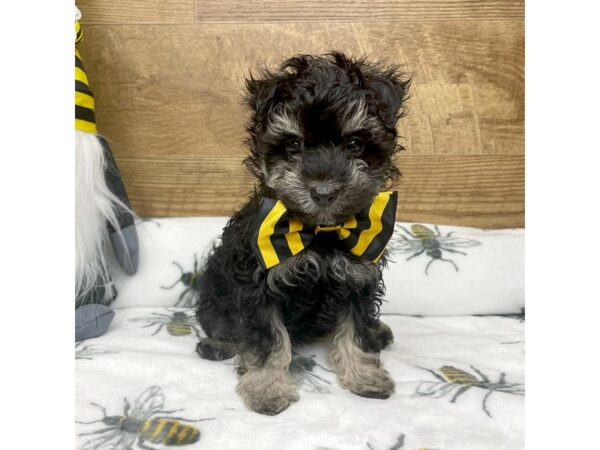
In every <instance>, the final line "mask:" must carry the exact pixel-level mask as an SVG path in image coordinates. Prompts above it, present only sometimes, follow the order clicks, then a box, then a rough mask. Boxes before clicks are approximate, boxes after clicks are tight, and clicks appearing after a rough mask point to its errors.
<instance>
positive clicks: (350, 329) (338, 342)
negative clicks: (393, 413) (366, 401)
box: [329, 317, 394, 398]
mask: <svg viewBox="0 0 600 450" xmlns="http://www.w3.org/2000/svg"><path fill="white" fill-rule="evenodd" d="M354 336H355V332H354V322H353V321H352V319H351V317H348V318H346V319H345V320H344V321H343V322H342V323H341V324H340V326H339V327H338V329H337V334H336V336H335V337H334V339H333V349H332V351H331V353H330V355H329V357H330V359H331V362H332V364H333V366H334V368H335V371H336V373H337V375H338V379H339V381H340V384H341V385H342V386H344V387H346V388H348V389H349V390H350V391H351V392H353V393H355V394H358V395H361V396H363V397H372V398H388V397H389V396H390V395H391V394H392V393H393V392H394V380H392V378H391V377H390V375H389V373H388V372H387V370H385V369H384V368H383V365H382V363H381V361H380V359H379V355H377V354H375V353H367V352H364V351H363V350H361V349H360V347H359V346H358V345H357V344H356V341H355V340H354Z"/></svg>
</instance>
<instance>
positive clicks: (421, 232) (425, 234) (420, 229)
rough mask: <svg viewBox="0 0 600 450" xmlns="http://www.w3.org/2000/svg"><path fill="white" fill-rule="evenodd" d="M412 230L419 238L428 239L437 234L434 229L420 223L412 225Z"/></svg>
mask: <svg viewBox="0 0 600 450" xmlns="http://www.w3.org/2000/svg"><path fill="white" fill-rule="evenodd" d="M410 231H411V233H412V235H413V236H414V237H416V238H419V239H428V238H431V237H434V236H435V233H434V232H433V230H430V229H429V228H427V227H426V226H425V225H421V224H419V223H415V224H414V225H411V227H410Z"/></svg>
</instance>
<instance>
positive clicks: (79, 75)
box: [75, 20, 96, 133]
mask: <svg viewBox="0 0 600 450" xmlns="http://www.w3.org/2000/svg"><path fill="white" fill-rule="evenodd" d="M82 42H83V30H82V29H81V24H80V23H79V20H75V129H77V130H80V131H87V132H88V133H96V114H95V113H94V95H93V94H92V90H91V89H90V84H89V82H88V79H87V75H86V74H85V69H84V68H83V62H82V61H81V56H80V55H79V50H78V48H79V46H80V45H81V43H82Z"/></svg>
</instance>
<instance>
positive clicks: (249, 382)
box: [236, 369, 299, 416]
mask: <svg viewBox="0 0 600 450" xmlns="http://www.w3.org/2000/svg"><path fill="white" fill-rule="evenodd" d="M236 391H237V393H238V394H239V395H240V396H241V397H242V399H243V400H244V403H245V404H246V406H247V407H248V408H250V409H251V410H253V411H256V412H258V413H261V414H267V415H269V416H274V415H275V414H279V413H280V412H281V411H283V410H284V409H286V408H287V407H288V406H290V405H291V404H292V402H295V401H297V400H298V399H299V396H298V392H297V387H296V381H295V380H294V379H293V378H292V377H291V376H290V375H289V374H287V373H286V372H283V371H281V370H274V369H250V370H248V371H247V372H246V373H244V374H243V375H242V376H241V378H240V381H239V382H238V385H237V388H236Z"/></svg>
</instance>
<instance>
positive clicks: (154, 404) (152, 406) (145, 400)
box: [130, 386, 165, 420]
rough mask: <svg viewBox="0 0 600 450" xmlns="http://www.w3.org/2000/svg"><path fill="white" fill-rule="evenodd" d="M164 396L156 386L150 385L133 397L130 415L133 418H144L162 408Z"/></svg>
mask: <svg viewBox="0 0 600 450" xmlns="http://www.w3.org/2000/svg"><path fill="white" fill-rule="evenodd" d="M164 404H165V396H164V394H163V392H162V389H161V388H160V387H158V386H150V387H149V388H148V389H146V390H145V391H144V392H142V393H141V394H140V395H139V397H138V398H136V399H135V404H134V406H133V409H132V410H131V413H130V416H131V417H133V418H134V419H138V420H145V419H148V418H149V417H150V416H151V415H152V414H154V413H155V412H157V411H160V410H162V409H163V406H164Z"/></svg>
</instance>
